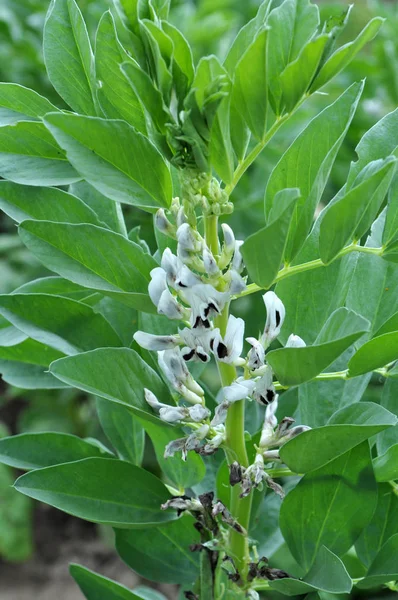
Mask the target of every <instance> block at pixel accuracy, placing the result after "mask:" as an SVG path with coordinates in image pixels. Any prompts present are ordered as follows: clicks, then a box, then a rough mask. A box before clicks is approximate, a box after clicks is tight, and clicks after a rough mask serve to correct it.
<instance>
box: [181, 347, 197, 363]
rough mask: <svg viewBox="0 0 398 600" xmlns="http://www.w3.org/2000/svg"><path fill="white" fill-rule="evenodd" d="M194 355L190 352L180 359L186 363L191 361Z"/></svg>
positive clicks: (192, 351) (193, 352)
mask: <svg viewBox="0 0 398 600" xmlns="http://www.w3.org/2000/svg"><path fill="white" fill-rule="evenodd" d="M194 354H195V350H190V351H189V352H186V353H185V354H183V355H182V358H183V359H184V360H186V361H188V360H192V358H193V356H194Z"/></svg>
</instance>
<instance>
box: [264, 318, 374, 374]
mask: <svg viewBox="0 0 398 600" xmlns="http://www.w3.org/2000/svg"><path fill="white" fill-rule="evenodd" d="M368 329H369V323H368V322H367V321H366V319H364V318H363V317H361V316H360V315H358V314H356V313H355V312H353V311H350V310H347V309H346V308H340V309H337V310H336V311H335V312H334V313H332V315H331V316H330V317H329V319H328V320H327V322H326V323H325V325H324V327H323V329H322V331H321V333H320V334H319V336H318V338H317V340H316V341H315V344H314V345H313V346H306V347H303V348H279V349H277V350H271V351H270V352H268V354H267V361H268V363H269V364H270V365H271V367H272V368H273V370H274V371H275V374H276V376H277V377H278V379H279V381H280V382H281V383H282V385H286V386H291V385H298V384H300V383H304V382H305V381H310V379H313V378H314V377H315V376H316V375H318V374H319V373H321V372H322V371H323V370H324V369H326V367H328V366H329V365H330V364H332V363H333V362H334V361H335V360H336V359H337V358H338V357H339V356H340V355H341V354H343V352H344V351H345V350H347V348H349V347H350V346H351V344H353V343H354V342H355V341H356V340H358V339H359V338H360V337H361V336H362V335H363V334H364V333H366V331H368Z"/></svg>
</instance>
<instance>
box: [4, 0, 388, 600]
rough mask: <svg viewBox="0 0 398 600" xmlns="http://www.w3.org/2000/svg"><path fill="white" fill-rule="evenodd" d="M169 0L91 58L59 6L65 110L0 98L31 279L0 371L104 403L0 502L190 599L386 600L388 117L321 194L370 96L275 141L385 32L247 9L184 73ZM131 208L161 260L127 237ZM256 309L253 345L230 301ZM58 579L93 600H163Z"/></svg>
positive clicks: (56, 74) (80, 572)
mask: <svg viewBox="0 0 398 600" xmlns="http://www.w3.org/2000/svg"><path fill="white" fill-rule="evenodd" d="M169 4H170V2H169V1H168V0H138V1H137V0H135V1H133V2H130V1H128V0H115V2H114V5H112V7H111V9H110V10H108V11H107V12H105V14H104V15H103V16H102V17H101V19H100V21H99V23H98V27H97V30H96V34H95V38H94V40H92V39H91V38H90V36H89V34H88V31H87V27H86V24H85V21H84V18H83V16H82V13H81V11H80V8H79V5H78V2H76V0H52V1H51V4H50V6H49V9H48V13H47V17H46V21H45V26H44V38H43V55H44V61H45V65H46V69H47V74H48V78H49V80H50V82H51V84H52V86H53V87H54V89H55V91H56V92H57V94H58V95H59V97H60V98H61V99H62V102H63V104H62V105H61V103H60V107H58V106H56V104H57V103H55V104H54V101H51V102H50V101H49V100H47V99H46V98H44V97H43V96H41V95H40V94H38V93H37V92H36V91H34V90H30V89H27V88H25V87H23V86H21V85H19V84H14V83H0V177H1V181H0V209H1V210H2V211H3V212H4V213H5V214H6V215H7V216H8V217H9V218H10V219H12V220H13V221H14V222H15V223H16V225H17V227H18V234H19V237H20V240H21V243H23V244H24V246H25V247H26V248H27V249H28V250H29V251H30V253H31V254H32V255H33V257H35V259H37V260H38V261H39V262H40V263H41V264H42V265H43V268H44V269H46V270H47V272H46V274H45V275H44V276H43V277H41V278H39V279H35V280H33V281H31V282H28V283H27V284H25V285H23V286H21V287H19V288H17V289H15V290H14V291H12V292H11V293H10V294H2V295H0V373H1V374H2V377H3V379H4V381H5V382H7V383H9V384H10V385H13V386H16V387H19V388H22V389H33V390H43V389H61V388H66V389H69V388H73V389H76V390H79V391H80V392H81V393H84V394H87V395H89V396H91V397H93V398H95V407H96V412H97V416H98V422H99V424H100V426H101V428H102V434H103V435H102V437H101V441H99V440H95V439H81V438H79V437H77V436H75V435H71V434H68V433H56V432H52V431H48V432H43V433H35V432H31V433H24V434H20V435H15V436H6V437H3V438H2V439H0V462H1V463H3V465H2V466H4V474H5V475H4V476H5V477H9V475H10V469H11V468H15V469H19V470H22V471H26V473H24V474H22V475H21V476H20V477H19V478H18V479H17V480H16V482H15V484H14V488H15V489H13V490H12V498H14V499H15V502H16V503H17V502H19V503H20V504H23V508H24V510H25V513H24V515H25V514H26V511H27V510H28V508H29V506H30V504H26V503H30V500H29V498H33V499H35V500H39V501H41V502H44V503H47V504H49V505H51V506H53V507H56V508H57V509H59V510H61V511H64V512H66V513H68V514H71V515H74V516H76V517H79V518H82V519H85V520H87V521H90V522H93V523H98V524H101V525H107V526H110V527H113V528H114V531H115V536H114V539H115V547H116V551H117V552H118V554H119V555H120V557H121V559H122V560H123V561H124V562H125V563H126V564H127V565H128V566H129V567H131V569H133V570H134V571H135V572H136V573H138V574H139V575H141V576H143V577H144V578H147V579H149V580H151V581H154V582H163V583H172V584H178V585H179V586H181V598H182V597H185V598H188V599H190V600H196V599H200V600H221V599H225V600H227V599H231V600H232V599H236V600H238V599H244V598H246V599H249V600H258V599H259V598H260V594H262V593H263V592H264V593H265V594H267V593H268V592H271V593H273V592H277V593H278V597H279V596H280V595H281V596H290V597H292V596H293V597H303V595H304V594H308V596H306V597H308V598H316V597H318V592H319V594H321V595H322V594H330V597H333V598H335V597H336V595H338V594H349V593H350V592H351V590H352V588H353V586H358V587H359V588H363V589H365V588H366V589H367V588H373V587H380V586H389V587H391V588H393V587H394V583H393V582H394V581H395V580H397V579H398V521H397V516H396V515H397V506H396V504H397V489H398V483H396V481H397V480H398V468H397V460H398V425H397V423H398V403H397V393H398V294H397V292H398V265H397V262H398V174H397V167H396V163H397V156H398V154H397V151H398V109H397V110H395V111H393V112H391V113H390V114H387V115H386V116H384V117H383V118H382V119H381V120H380V121H379V122H377V123H376V124H375V125H374V126H373V127H372V128H371V129H370V130H369V131H367V132H366V133H365V134H364V135H363V137H362V139H361V140H357V142H358V143H357V147H356V159H355V160H354V161H353V162H352V163H351V165H348V166H347V172H348V175H347V178H346V181H345V183H344V185H343V186H342V187H341V189H339V190H338V191H337V193H336V194H335V196H334V197H333V198H330V197H328V192H325V190H328V189H329V188H327V184H328V180H329V177H330V173H331V171H332V169H333V165H334V163H335V160H336V157H337V155H338V153H339V150H340V148H341V146H342V143H343V140H344V139H345V136H346V135H347V132H348V130H349V128H350V125H351V123H352V120H353V118H354V116H355V113H356V110H357V108H358V105H359V103H360V102H361V95H362V92H363V89H364V85H366V84H365V82H364V81H352V82H350V85H348V86H347V88H346V89H345V90H344V91H343V93H341V94H340V95H339V97H337V98H335V99H333V100H332V99H329V98H328V99H327V100H326V101H325V104H324V108H323V110H320V111H319V112H318V113H317V114H316V115H315V116H314V117H313V118H312V120H310V121H309V122H307V123H305V124H304V126H303V127H302V129H301V131H300V132H299V133H298V135H297V137H295V139H293V136H291V135H290V133H289V131H290V130H289V125H288V122H289V120H290V119H291V117H292V116H293V115H294V114H296V112H297V111H298V110H299V109H300V107H301V106H302V105H303V104H304V103H309V104H310V103H311V102H313V99H314V95H318V92H319V90H321V89H322V90H323V91H324V86H325V85H326V84H328V82H329V81H331V80H332V79H333V78H334V77H335V76H336V75H338V74H339V73H340V72H341V71H342V70H343V69H344V68H345V67H347V66H348V65H349V63H350V62H351V61H352V60H354V59H355V57H356V56H357V55H358V53H359V52H360V51H361V50H362V48H363V46H364V45H365V44H366V43H368V42H370V41H371V40H372V39H373V38H374V37H375V36H376V35H377V33H378V31H379V29H380V28H381V26H382V24H383V19H382V18H379V17H375V18H373V19H372V20H370V21H369V22H368V23H367V24H365V26H364V28H363V29H362V31H361V32H360V33H359V34H358V35H357V37H356V38H355V39H353V40H351V41H348V42H347V43H345V44H344V45H340V46H339V45H338V37H339V34H340V33H341V31H342V30H343V29H344V28H345V26H346V25H347V21H348V18H349V14H350V10H349V11H345V12H344V13H343V14H342V15H341V16H339V17H336V16H334V17H333V18H331V19H329V20H327V21H326V22H324V23H323V22H321V20H320V15H319V10H318V7H317V6H316V5H315V4H312V3H311V2H310V0H283V1H282V2H276V1H274V0H264V2H263V3H262V4H261V5H260V7H259V9H258V12H257V15H256V16H255V17H254V18H253V19H252V20H251V21H249V22H248V23H246V24H245V25H244V27H243V28H242V29H241V30H240V31H239V32H238V33H237V35H236V37H235V39H234V41H233V43H232V45H231V46H230V48H229V49H228V50H227V51H226V52H225V53H224V56H216V55H210V56H202V57H200V58H199V59H197V58H196V57H195V58H194V55H195V53H194V52H193V51H192V49H191V46H190V44H189V42H188V41H187V39H186V37H185V36H184V35H183V33H182V32H181V31H180V30H179V28H178V27H177V26H176V24H175V23H174V21H173V20H170V19H169V12H170V6H169ZM327 89H328V88H325V90H327ZM55 96H56V95H55V94H54V97H55ZM281 128H283V129H284V130H285V133H286V135H287V137H288V138H289V135H290V138H289V145H288V147H287V149H286V151H285V152H284V153H283V154H281V156H280V157H278V160H277V161H276V164H275V166H274V168H273V170H272V172H271V175H270V176H269V178H268V179H267V180H266V179H265V180H264V181H263V192H264V211H263V218H262V222H258V223H257V227H256V229H257V230H256V231H254V232H253V233H252V234H251V235H250V236H248V237H247V239H245V240H239V239H235V233H234V231H233V230H232V228H231V227H230V226H229V224H228V215H230V214H231V213H232V212H233V210H234V194H233V192H234V190H235V188H236V187H237V186H238V185H239V184H240V181H241V178H242V177H248V176H250V171H248V169H249V167H250V166H251V165H252V163H253V162H254V161H255V160H256V158H257V157H258V156H259V154H260V153H261V152H262V151H263V149H264V148H265V147H272V144H273V142H274V135H275V134H276V133H277V132H278V131H279V130H280V129H281ZM247 171H248V173H246V172H247ZM248 210H250V209H249V208H248ZM145 213H146V215H147V218H148V221H149V222H150V223H151V227H152V224H153V230H154V232H155V238H151V239H152V240H153V239H156V241H157V245H158V247H157V248H154V247H153V246H152V245H151V244H149V245H148V243H147V240H146V239H145V232H143V233H142V232H141V231H139V230H138V229H133V230H131V231H128V227H127V225H126V223H127V222H128V220H127V219H126V217H127V216H128V215H129V214H134V215H140V214H141V215H142V214H145ZM221 232H222V234H221ZM260 292H262V293H263V300H264V307H265V308H264V313H263V321H262V322H260V323H257V324H256V328H255V329H253V328H252V327H251V326H249V325H247V324H246V323H245V321H244V319H243V318H242V317H240V316H238V315H239V308H238V309H237V312H236V315H235V312H234V310H235V306H238V307H239V303H237V304H235V300H237V299H239V298H245V300H244V301H246V302H249V303H250V302H251V301H252V295H254V294H259V293H260ZM230 311H231V312H230ZM245 336H247V337H245ZM244 338H245V340H246V341H245V340H244ZM211 362H213V363H214V362H215V363H216V365H217V368H218V370H217V376H216V382H215V381H214V379H215V377H214V376H212V375H210V376H207V373H214V372H215V370H213V371H212V370H208V369H207V366H208V363H211ZM371 378H372V379H373V381H377V382H378V383H379V384H380V385H381V384H382V385H383V388H382V389H383V392H382V395H381V400H380V401H375V399H374V398H373V397H369V396H366V395H364V394H365V390H366V389H367V386H368V383H369V381H370V380H371ZM294 422H296V424H295V425H293V424H294ZM146 440H150V442H151V444H152V446H153V449H154V454H155V456H156V461H157V468H156V469H152V470H151V469H148V468H147V465H146V462H145V460H144V457H145V448H146ZM104 441H105V443H104ZM224 459H225V460H224ZM152 471H156V472H152ZM10 497H11V494H10ZM1 510H2V509H1ZM1 510H0V518H3V513H2V512H1ZM10 510H11V508H10ZM25 525H26V523H25V521H24V523H23V524H22V525H21V527H22V526H24V527H25ZM21 538H22V533H21ZM1 542H2V535H1V534H0V549H1ZM24 544H25V545H28V544H29V540H27V536H26V531H24ZM263 551H264V553H263ZM265 553H266V556H265ZM286 557H288V558H286ZM358 573H359V574H360V576H358ZM71 575H72V577H73V578H74V579H75V581H76V583H77V585H78V586H79V587H80V589H81V591H82V593H83V594H84V596H85V597H86V598H87V599H88V600H98V599H99V598H101V600H113V599H115V600H116V599H123V600H128V599H131V600H134V599H137V598H150V597H151V598H152V597H155V596H154V595H152V596H150V595H148V594H150V593H152V592H148V591H146V590H145V589H144V588H137V589H136V590H129V589H127V588H126V587H124V586H122V585H120V584H119V583H117V582H114V581H111V580H110V579H107V578H106V577H104V576H102V575H101V574H99V573H94V572H92V571H90V570H89V569H87V568H86V567H85V566H83V565H72V566H71ZM154 593H155V592H154ZM155 595H156V598H161V597H162V596H161V595H160V594H155ZM265 597H266V596H265ZM319 597H323V596H319ZM325 597H326V596H325ZM328 597H329V596H328Z"/></svg>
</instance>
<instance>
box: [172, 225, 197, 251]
mask: <svg viewBox="0 0 398 600" xmlns="http://www.w3.org/2000/svg"><path fill="white" fill-rule="evenodd" d="M198 238H199V234H198V233H197V232H196V231H194V230H193V229H192V227H191V226H190V225H189V223H183V224H182V225H180V226H179V228H178V229H177V240H178V245H179V246H181V248H182V249H183V250H189V251H190V252H198V251H199V250H200V248H201V242H200V240H199V239H198Z"/></svg>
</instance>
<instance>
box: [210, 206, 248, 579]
mask: <svg viewBox="0 0 398 600" xmlns="http://www.w3.org/2000/svg"><path fill="white" fill-rule="evenodd" d="M205 235H206V243H207V245H208V247H209V249H210V250H211V251H212V253H213V254H214V255H217V254H219V240H218V219H217V217H216V216H214V215H210V216H208V217H206V218H205ZM228 317H229V304H227V305H226V306H225V308H224V310H223V312H222V313H221V315H220V316H219V317H217V318H216V319H215V326H216V327H218V328H219V329H220V333H221V335H222V336H224V335H225V331H226V328H227V323H228ZM217 366H218V370H219V373H220V379H221V383H222V386H223V387H224V386H228V385H231V383H232V382H233V381H235V379H236V369H235V367H234V366H233V365H229V364H227V363H223V362H219V363H217ZM225 428H226V441H225V453H226V457H227V461H228V463H229V464H231V462H233V461H235V460H236V461H238V462H239V464H241V465H242V466H244V467H247V466H248V464H249V461H248V457H247V452H246V442H245V403H244V400H242V401H240V402H235V403H234V404H232V406H231V407H230V409H229V411H228V416H227V421H226V427H225ZM239 495H240V486H234V487H232V488H231V499H230V507H229V509H230V511H231V513H232V515H233V516H234V518H235V519H236V520H237V521H238V523H239V524H240V525H241V526H242V527H243V528H244V529H246V531H247V530H248V527H249V521H250V511H251V495H250V496H248V497H246V498H240V497H239ZM228 554H229V555H230V556H231V557H232V558H233V560H234V562H235V566H236V568H237V569H238V571H239V573H240V574H241V576H242V578H243V579H245V577H246V574H247V567H248V562H249V546H248V538H247V536H246V535H242V534H240V533H238V532H236V531H235V530H233V529H231V532H230V536H229V545H228Z"/></svg>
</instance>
